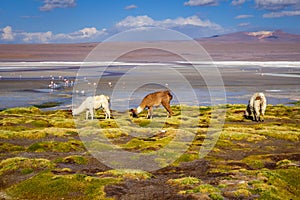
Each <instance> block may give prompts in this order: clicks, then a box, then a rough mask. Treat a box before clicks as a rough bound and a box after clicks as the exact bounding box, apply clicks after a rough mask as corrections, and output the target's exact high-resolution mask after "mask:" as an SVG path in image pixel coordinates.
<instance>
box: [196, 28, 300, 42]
mask: <svg viewBox="0 0 300 200" xmlns="http://www.w3.org/2000/svg"><path fill="white" fill-rule="evenodd" d="M197 40H199V41H218V42H222V41H223V42H233V41H235V42H254V41H260V42H262V41H264V42H300V35H296V34H290V33H286V32H283V31H281V30H276V31H257V32H236V33H229V34H224V35H214V36H212V37H208V38H199V39H197Z"/></svg>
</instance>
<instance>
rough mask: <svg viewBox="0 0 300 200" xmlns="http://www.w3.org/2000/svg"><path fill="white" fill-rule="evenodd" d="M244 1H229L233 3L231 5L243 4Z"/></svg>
mask: <svg viewBox="0 0 300 200" xmlns="http://www.w3.org/2000/svg"><path fill="white" fill-rule="evenodd" d="M245 2H246V0H233V1H232V2H231V5H233V6H239V5H242V4H244V3H245Z"/></svg>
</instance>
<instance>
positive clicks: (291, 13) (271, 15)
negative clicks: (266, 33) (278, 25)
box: [263, 10, 300, 18]
mask: <svg viewBox="0 0 300 200" xmlns="http://www.w3.org/2000/svg"><path fill="white" fill-rule="evenodd" d="M291 16H300V10H295V11H281V12H271V13H267V14H264V15H263V18H279V17H291Z"/></svg>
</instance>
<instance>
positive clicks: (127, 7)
mask: <svg viewBox="0 0 300 200" xmlns="http://www.w3.org/2000/svg"><path fill="white" fill-rule="evenodd" d="M136 8H137V6H136V5H134V4H132V5H129V6H126V7H125V10H131V9H136Z"/></svg>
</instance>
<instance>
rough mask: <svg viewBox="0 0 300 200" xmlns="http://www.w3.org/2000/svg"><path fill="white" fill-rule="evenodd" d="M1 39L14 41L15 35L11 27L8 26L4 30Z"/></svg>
mask: <svg viewBox="0 0 300 200" xmlns="http://www.w3.org/2000/svg"><path fill="white" fill-rule="evenodd" d="M1 39H2V40H5V41H12V40H14V34H13V32H12V28H11V26H6V27H5V28H3V29H2V33H1Z"/></svg>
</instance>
